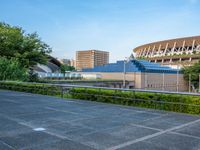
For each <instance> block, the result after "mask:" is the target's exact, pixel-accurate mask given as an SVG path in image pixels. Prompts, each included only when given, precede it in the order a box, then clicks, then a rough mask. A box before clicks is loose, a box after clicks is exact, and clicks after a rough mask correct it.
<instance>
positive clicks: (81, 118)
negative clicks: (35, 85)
mask: <svg viewBox="0 0 200 150" xmlns="http://www.w3.org/2000/svg"><path fill="white" fill-rule="evenodd" d="M13 149H17V150H18V149H19V150H22V149H23V150H44V149H47V150H95V149H106V150H107V149H108V150H115V149H120V150H200V116H195V115H187V114H179V113H172V112H164V111H158V110H150V109H144V108H136V107H128V106H119V105H113V104H105V103H97V102H91V101H83V100H70V99H61V98H56V97H50V96H43V95H37V94H29V93H22V92H11V91H3V90H0V150H13Z"/></svg>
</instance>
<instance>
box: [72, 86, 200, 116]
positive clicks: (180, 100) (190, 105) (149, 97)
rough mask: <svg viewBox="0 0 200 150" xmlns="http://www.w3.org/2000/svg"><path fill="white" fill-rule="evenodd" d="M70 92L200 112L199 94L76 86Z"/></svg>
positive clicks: (78, 96)
mask: <svg viewBox="0 0 200 150" xmlns="http://www.w3.org/2000/svg"><path fill="white" fill-rule="evenodd" d="M70 93H71V97H72V98H75V99H83V100H90V101H99V102H106V103H114V104H121V105H128V106H138V107H145V108H153V109H161V110H167V111H175V112H182V113H190V114H200V97H199V96H188V95H178V94H173V95H172V94H159V93H146V92H130V91H117V90H97V89H89V88H86V89H85V88H74V89H72V90H71V91H70Z"/></svg>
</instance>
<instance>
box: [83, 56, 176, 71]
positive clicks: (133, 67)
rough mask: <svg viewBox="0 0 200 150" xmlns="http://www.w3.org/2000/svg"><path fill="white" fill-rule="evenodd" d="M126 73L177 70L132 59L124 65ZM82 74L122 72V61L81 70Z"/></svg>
mask: <svg viewBox="0 0 200 150" xmlns="http://www.w3.org/2000/svg"><path fill="white" fill-rule="evenodd" d="M125 68H126V72H149V73H172V74H174V73H177V71H178V70H177V69H172V68H170V67H166V66H161V65H159V64H158V63H151V62H149V61H147V60H137V59H133V60H130V61H128V62H127V63H126V65H125ZM82 72H124V61H123V60H122V61H117V62H116V63H111V64H106V65H103V66H97V67H94V68H87V69H83V70H82Z"/></svg>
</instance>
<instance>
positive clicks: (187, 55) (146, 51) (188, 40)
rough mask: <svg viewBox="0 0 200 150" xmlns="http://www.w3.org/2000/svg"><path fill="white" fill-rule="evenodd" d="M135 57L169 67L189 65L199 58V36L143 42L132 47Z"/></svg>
mask: <svg viewBox="0 0 200 150" xmlns="http://www.w3.org/2000/svg"><path fill="white" fill-rule="evenodd" d="M133 51H134V53H135V57H136V58H137V59H146V60H148V61H150V62H155V63H160V64H161V65H167V66H171V67H175V68H176V67H182V66H190V65H192V64H194V63H196V62H198V61H199V60H200V57H199V56H200V36H193V37H185V38H178V39H171V40H165V41H159V42H154V43H149V44H145V45H142V46H139V47H136V48H134V49H133Z"/></svg>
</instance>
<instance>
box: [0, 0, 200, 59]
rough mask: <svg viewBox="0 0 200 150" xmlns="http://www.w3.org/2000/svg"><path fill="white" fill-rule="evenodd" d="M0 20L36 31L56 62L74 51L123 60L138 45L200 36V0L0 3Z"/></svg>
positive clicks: (14, 0) (22, 0)
mask: <svg viewBox="0 0 200 150" xmlns="http://www.w3.org/2000/svg"><path fill="white" fill-rule="evenodd" d="M0 10H1V11H0V12H1V13H0V21H1V22H5V23H8V24H11V25H13V26H20V27H22V28H23V29H24V30H25V31H26V33H32V32H37V33H38V34H39V36H40V38H41V39H42V40H43V41H44V42H45V43H47V44H48V45H50V47H52V50H53V52H52V56H54V57H56V58H59V59H61V58H69V59H72V58H75V53H76V51H77V50H88V49H97V50H105V51H109V52H110V62H115V61H116V60H123V59H124V58H125V57H128V56H130V55H131V53H132V52H133V48H135V47H137V46H140V45H142V44H146V43H150V42H154V41H160V40H165V39H170V38H179V37H187V36H196V35H200V0H0Z"/></svg>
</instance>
